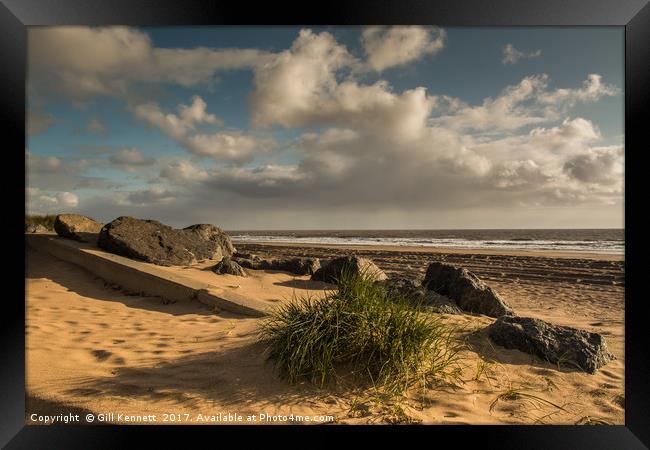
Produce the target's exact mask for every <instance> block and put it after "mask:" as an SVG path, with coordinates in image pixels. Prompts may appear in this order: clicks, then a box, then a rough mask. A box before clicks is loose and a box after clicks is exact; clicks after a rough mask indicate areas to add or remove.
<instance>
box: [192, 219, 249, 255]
mask: <svg viewBox="0 0 650 450" xmlns="http://www.w3.org/2000/svg"><path fill="white" fill-rule="evenodd" d="M184 230H187V231H190V232H193V233H196V234H198V235H199V236H201V238H203V239H205V240H208V241H214V242H216V243H217V244H219V246H220V247H221V252H222V253H223V256H232V254H233V253H235V252H236V251H237V250H236V249H235V247H234V246H233V245H232V240H231V239H230V236H228V235H227V234H226V233H224V232H223V230H222V229H221V228H219V227H215V226H214V225H212V224H209V223H200V224H197V225H191V226H189V227H187V228H184ZM214 259H217V258H214Z"/></svg>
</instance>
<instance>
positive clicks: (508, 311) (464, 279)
mask: <svg viewBox="0 0 650 450" xmlns="http://www.w3.org/2000/svg"><path fill="white" fill-rule="evenodd" d="M422 286H424V287H425V288H426V289H428V290H431V291H435V292H437V293H438V294H440V295H444V296H446V297H449V298H450V299H451V300H453V301H454V302H455V303H456V305H458V307H459V308H460V309H462V310H463V311H467V312H472V313H478V314H485V315H486V316H490V317H501V316H504V315H514V311H513V310H512V308H511V307H510V305H508V304H507V303H506V302H505V301H504V300H503V299H502V298H501V297H500V296H499V294H497V293H496V292H495V291H494V290H493V289H492V288H490V287H489V286H487V285H486V284H485V283H484V282H483V281H481V280H480V279H479V278H478V277H477V276H476V275H474V274H473V273H472V272H469V271H468V270H467V269H464V268H461V267H454V266H451V265H449V264H445V263H440V262H432V263H431V264H429V267H428V269H427V273H426V275H425V277H424V281H422Z"/></svg>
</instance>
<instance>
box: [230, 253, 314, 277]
mask: <svg viewBox="0 0 650 450" xmlns="http://www.w3.org/2000/svg"><path fill="white" fill-rule="evenodd" d="M236 255H241V254H236ZM245 256H248V258H245V257H242V256H236V257H233V260H234V261H236V262H237V263H239V265H241V266H242V267H246V268H248V269H253V270H279V271H281V272H289V273H293V274H296V275H313V274H314V273H315V272H316V271H317V270H318V269H319V268H320V260H319V259H318V258H289V259H260V258H259V257H258V256H256V255H245Z"/></svg>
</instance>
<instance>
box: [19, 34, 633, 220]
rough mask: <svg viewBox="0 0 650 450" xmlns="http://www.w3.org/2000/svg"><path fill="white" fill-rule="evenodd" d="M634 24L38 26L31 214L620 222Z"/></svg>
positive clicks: (30, 120) (32, 37)
mask: <svg viewBox="0 0 650 450" xmlns="http://www.w3.org/2000/svg"><path fill="white" fill-rule="evenodd" d="M623 43H624V35H623V29H622V28H594V27H584V28H529V29H518V28H493V29H492V28H437V27H265V28H262V27H187V28H167V27H165V28H125V27H110V28H88V27H65V28H64V27H32V28H30V29H29V32H28V53H29V58H28V105H27V106H28V108H27V109H28V113H27V118H26V120H27V124H26V125H27V132H28V138H27V146H26V149H25V158H26V165H27V187H26V189H27V199H28V205H27V209H28V211H29V212H31V213H57V212H63V211H66V212H79V213H82V214H86V215H90V216H92V217H94V218H96V219H98V220H100V221H109V220H112V219H113V218H115V217H117V216H120V215H133V216H136V217H142V218H153V219H158V220H161V221H163V222H166V223H169V224H171V225H174V226H186V225H189V224H192V223H198V222H209V223H214V224H216V225H219V226H221V227H224V228H226V229H231V230H236V229H273V228H276V229H309V228H317V229H326V228H334V229H353V228H554V227H561V228H601V227H622V226H623V199H624V192H623V179H624V172H623V165H624V148H623V141H624V135H623V123H624V122H623V101H624V98H623V81H624V78H623V49H624V45H623Z"/></svg>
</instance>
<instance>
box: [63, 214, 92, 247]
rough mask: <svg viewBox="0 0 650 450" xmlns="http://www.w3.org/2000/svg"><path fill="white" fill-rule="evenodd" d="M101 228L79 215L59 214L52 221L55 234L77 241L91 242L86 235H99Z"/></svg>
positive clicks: (89, 219)
mask: <svg viewBox="0 0 650 450" xmlns="http://www.w3.org/2000/svg"><path fill="white" fill-rule="evenodd" d="M102 226H103V225H102V224H101V223H99V222H95V221H94V220H93V219H91V218H89V217H86V216H81V215H79V214H59V215H58V216H56V219H55V220H54V231H56V234H58V235H59V236H61V237H66V238H70V239H75V240H77V241H89V240H91V239H90V237H89V236H88V234H96V233H99V231H100V230H101V229H102Z"/></svg>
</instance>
